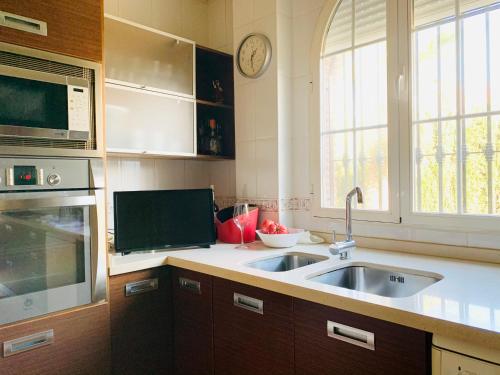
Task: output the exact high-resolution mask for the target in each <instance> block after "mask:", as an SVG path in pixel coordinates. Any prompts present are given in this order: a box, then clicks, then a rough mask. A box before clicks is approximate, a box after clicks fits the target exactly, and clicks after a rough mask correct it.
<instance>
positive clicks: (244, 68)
mask: <svg viewBox="0 0 500 375" xmlns="http://www.w3.org/2000/svg"><path fill="white" fill-rule="evenodd" d="M271 49H272V48H271V42H270V41H269V39H268V38H267V36H265V35H264V34H257V33H252V34H248V35H247V36H245V37H244V38H243V40H242V41H241V43H240V46H239V47H238V53H237V54H236V59H237V60H236V66H237V67H238V70H239V71H240V73H241V74H242V75H243V76H245V77H247V78H257V77H260V76H261V75H262V74H264V72H265V71H266V69H267V68H268V66H269V63H270V62H271Z"/></svg>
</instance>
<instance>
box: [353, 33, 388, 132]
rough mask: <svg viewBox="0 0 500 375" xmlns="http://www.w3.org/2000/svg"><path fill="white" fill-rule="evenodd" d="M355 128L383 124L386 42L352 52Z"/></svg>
mask: <svg viewBox="0 0 500 375" xmlns="http://www.w3.org/2000/svg"><path fill="white" fill-rule="evenodd" d="M354 58H355V61H354V65H355V67H356V76H355V77H356V78H355V85H356V86H355V92H356V127H365V126H373V125H381V124H387V52H386V43H385V41H384V42H380V43H374V44H370V45H368V46H364V47H361V48H358V49H356V52H355V55H354Z"/></svg>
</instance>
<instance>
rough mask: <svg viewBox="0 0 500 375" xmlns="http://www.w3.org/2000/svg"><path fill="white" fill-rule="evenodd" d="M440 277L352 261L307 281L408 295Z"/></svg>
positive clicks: (399, 296) (399, 295) (395, 294)
mask: <svg viewBox="0 0 500 375" xmlns="http://www.w3.org/2000/svg"><path fill="white" fill-rule="evenodd" d="M442 278H443V277H442V276H441V275H437V274H429V273H425V272H421V271H414V270H401V269H400V270H398V269H390V268H384V267H380V266H375V265H367V264H352V265H350V266H348V267H344V268H339V269H336V270H333V271H330V272H326V273H324V274H321V275H319V276H314V277H311V278H310V279H309V280H311V281H315V282H319V283H322V284H328V285H333V286H337V287H340V288H346V289H351V290H358V291H360V292H365V293H371V294H376V295H379V296H384V297H391V298H401V297H410V296H412V295H414V294H416V293H418V292H420V291H421V290H423V289H425V288H427V287H428V286H430V285H432V284H434V283H436V282H438V281H439V280H441V279H442Z"/></svg>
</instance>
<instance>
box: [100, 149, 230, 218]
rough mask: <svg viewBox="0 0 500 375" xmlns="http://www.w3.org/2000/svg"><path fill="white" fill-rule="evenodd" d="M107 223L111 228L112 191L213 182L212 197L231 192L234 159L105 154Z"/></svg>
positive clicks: (189, 186) (205, 185)
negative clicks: (109, 155)
mask: <svg viewBox="0 0 500 375" xmlns="http://www.w3.org/2000/svg"><path fill="white" fill-rule="evenodd" d="M107 163H108V168H107V171H108V196H107V198H108V199H107V210H108V227H109V228H113V192H115V191H126V190H160V189H199V188H208V187H209V186H210V185H214V186H215V193H216V200H217V199H220V200H221V201H228V200H229V201H230V200H231V199H234V196H235V168H234V161H232V160H227V161H217V162H208V161H198V160H169V159H149V158H148V159H145V158H144V159H141V158H121V157H108V161H107Z"/></svg>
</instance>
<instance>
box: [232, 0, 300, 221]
mask: <svg viewBox="0 0 500 375" xmlns="http://www.w3.org/2000/svg"><path fill="white" fill-rule="evenodd" d="M291 15H292V10H291V1H290V0H266V1H264V0H234V1H233V50H234V51H236V50H237V48H238V45H239V43H240V42H241V40H242V39H243V38H244V37H245V36H246V35H247V34H249V33H251V32H257V33H262V34H265V35H266V36H267V37H268V38H269V40H270V42H271V45H272V60H271V63H270V65H269V67H268V69H267V71H266V72H265V73H264V74H263V75H262V76H261V77H259V78H257V79H248V78H245V77H243V76H242V75H240V74H239V73H238V72H237V69H236V67H235V110H236V195H237V197H238V199H246V200H249V201H250V202H255V203H257V204H259V206H260V207H261V210H262V211H264V216H265V217H271V218H273V219H275V220H280V221H282V222H285V223H286V224H291V223H292V222H291V220H292V216H291V215H289V213H288V211H286V210H284V209H282V205H281V199H283V198H288V196H289V195H290V194H291V183H292V175H291V143H292V142H291V121H290V118H291V76H292V64H291V61H292V59H291Z"/></svg>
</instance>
